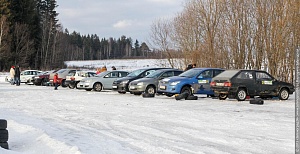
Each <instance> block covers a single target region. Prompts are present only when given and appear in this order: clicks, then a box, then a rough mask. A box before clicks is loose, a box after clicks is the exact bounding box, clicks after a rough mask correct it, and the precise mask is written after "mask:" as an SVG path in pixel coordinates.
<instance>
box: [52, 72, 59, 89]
mask: <svg viewBox="0 0 300 154" xmlns="http://www.w3.org/2000/svg"><path fill="white" fill-rule="evenodd" d="M57 79H58V74H57V73H55V74H54V77H53V83H54V86H55V87H54V90H57V87H58V82H57Z"/></svg>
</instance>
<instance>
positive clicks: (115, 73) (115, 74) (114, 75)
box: [110, 72, 118, 78]
mask: <svg viewBox="0 0 300 154" xmlns="http://www.w3.org/2000/svg"><path fill="white" fill-rule="evenodd" d="M110 77H112V78H117V77H118V72H111V73H110Z"/></svg>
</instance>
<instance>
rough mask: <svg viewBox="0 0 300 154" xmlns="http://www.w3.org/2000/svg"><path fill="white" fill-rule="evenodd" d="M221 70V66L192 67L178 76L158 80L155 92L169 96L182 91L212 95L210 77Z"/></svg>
mask: <svg viewBox="0 0 300 154" xmlns="http://www.w3.org/2000/svg"><path fill="white" fill-rule="evenodd" d="M223 71H224V69H221V68H193V69H190V70H187V71H185V72H183V73H181V74H180V75H178V76H173V77H169V78H165V79H163V80H160V82H159V85H158V89H157V93H158V94H164V95H166V96H169V97H171V96H173V95H175V94H181V93H184V92H187V93H189V94H190V95H192V94H193V93H194V94H207V95H214V92H213V91H212V90H211V88H210V82H211V79H212V78H213V77H214V76H216V75H218V74H220V73H221V72H223Z"/></svg>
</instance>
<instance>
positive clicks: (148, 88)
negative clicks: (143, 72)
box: [129, 69, 183, 94]
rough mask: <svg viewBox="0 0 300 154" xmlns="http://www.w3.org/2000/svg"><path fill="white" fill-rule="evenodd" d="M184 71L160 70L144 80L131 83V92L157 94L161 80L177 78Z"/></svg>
mask: <svg viewBox="0 0 300 154" xmlns="http://www.w3.org/2000/svg"><path fill="white" fill-rule="evenodd" d="M182 72H183V71H181V70H178V69H160V70H156V71H155V72H153V73H151V74H149V75H147V76H146V77H144V78H140V79H136V80H133V81H131V82H130V83H129V91H130V92H132V93H135V94H142V93H143V92H144V93H148V94H155V93H156V91H157V85H158V82H159V80H162V79H164V78H167V77H171V76H177V75H179V74H181V73H182Z"/></svg>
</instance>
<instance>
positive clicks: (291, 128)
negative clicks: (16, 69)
mask: <svg viewBox="0 0 300 154" xmlns="http://www.w3.org/2000/svg"><path fill="white" fill-rule="evenodd" d="M4 76H5V74H4V75H3V74H2V75H0V95H1V98H0V113H1V114H0V119H6V120H7V121H8V128H7V129H8V131H9V141H8V143H9V148H10V149H9V150H5V149H2V148H0V153H1V154H19V153H22V154H23V153H25V154H202V153H203V154H204V153H207V154H208V153H209V154H220V153H221V154H223V153H225V154H227V153H228V154H241V153H243V154H254V153H255V154H275V153H276V154H292V153H294V149H295V96H294V95H292V96H291V97H290V98H289V100H287V101H279V100H265V104H264V105H252V104H249V101H244V102H238V101H236V100H228V99H227V100H225V101H220V100H217V99H211V98H206V97H202V96H201V95H199V99H198V100H180V101H176V100H175V99H174V97H165V96H156V97H154V98H143V97H141V96H135V95H131V94H129V93H127V94H118V93H117V92H114V91H102V92H93V91H91V92H87V91H84V90H77V89H68V88H62V87H59V88H58V89H59V90H57V91H54V90H53V89H54V88H53V87H42V86H34V85H25V84H21V86H13V85H10V84H9V83H7V82H4Z"/></svg>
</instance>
